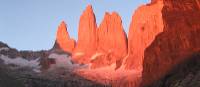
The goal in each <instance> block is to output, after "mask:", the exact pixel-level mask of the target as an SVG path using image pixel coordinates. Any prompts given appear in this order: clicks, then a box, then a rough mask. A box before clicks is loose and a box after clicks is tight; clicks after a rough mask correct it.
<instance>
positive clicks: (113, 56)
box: [92, 12, 127, 68]
mask: <svg viewBox="0 0 200 87" xmlns="http://www.w3.org/2000/svg"><path fill="white" fill-rule="evenodd" d="M97 54H99V55H98V56H96V58H93V59H92V68H96V67H102V66H107V65H111V64H113V63H117V62H119V64H120V62H121V61H122V60H123V58H124V57H125V56H126V55H127V37H126V34H125V32H124V29H123V26H122V21H121V17H120V16H119V15H118V14H117V13H116V12H113V13H112V14H109V13H108V12H106V13H105V16H104V19H103V21H102V23H101V24H100V26H99V28H98V48H97ZM97 54H96V55H97ZM117 64H118V63H117ZM119 64H118V65H117V66H120V65H119Z"/></svg>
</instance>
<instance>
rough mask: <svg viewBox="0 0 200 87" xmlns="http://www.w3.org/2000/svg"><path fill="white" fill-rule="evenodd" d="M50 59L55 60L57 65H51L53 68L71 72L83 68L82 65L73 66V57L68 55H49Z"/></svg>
mask: <svg viewBox="0 0 200 87" xmlns="http://www.w3.org/2000/svg"><path fill="white" fill-rule="evenodd" d="M49 58H50V59H55V62H56V63H55V64H52V65H51V68H67V69H69V70H73V69H76V68H83V67H84V66H81V65H80V64H73V63H72V61H71V57H70V56H68V55H66V54H56V53H52V54H50V55H49Z"/></svg>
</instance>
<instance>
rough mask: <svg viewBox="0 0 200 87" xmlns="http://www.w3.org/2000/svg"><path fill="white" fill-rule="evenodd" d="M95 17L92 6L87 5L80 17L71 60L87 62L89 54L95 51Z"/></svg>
mask: <svg viewBox="0 0 200 87" xmlns="http://www.w3.org/2000/svg"><path fill="white" fill-rule="evenodd" d="M96 28H97V25H96V18H95V15H94V12H93V10H92V6H91V5H89V6H87V8H86V10H85V11H84V12H83V14H82V15H81V17H80V21H79V31H78V41H77V45H76V47H75V50H74V52H73V54H72V56H73V60H74V61H76V62H79V63H89V60H90V58H91V56H92V55H93V54H94V53H95V52H96V46H97V35H96Z"/></svg>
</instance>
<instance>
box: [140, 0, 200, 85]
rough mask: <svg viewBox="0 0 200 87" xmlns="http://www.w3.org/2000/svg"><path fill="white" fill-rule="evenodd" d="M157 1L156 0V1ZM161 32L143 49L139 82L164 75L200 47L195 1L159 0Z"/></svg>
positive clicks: (199, 28) (198, 18)
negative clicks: (160, 5) (161, 5)
mask: <svg viewBox="0 0 200 87" xmlns="http://www.w3.org/2000/svg"><path fill="white" fill-rule="evenodd" d="M156 3H157V2H156ZM163 3H164V7H163V9H162V15H163V17H162V20H163V23H164V29H163V30H164V32H162V33H160V34H159V35H158V36H156V39H155V40H154V41H153V43H152V44H151V45H150V46H149V47H148V48H147V49H146V50H145V53H144V61H143V74H142V79H143V81H142V84H143V85H144V84H145V85H148V84H151V83H152V82H154V81H156V80H158V79H160V78H162V77H164V76H165V75H166V74H167V73H169V71H170V70H171V69H173V68H174V67H175V66H177V65H178V64H179V63H180V62H183V61H186V60H187V59H188V58H189V57H187V56H190V55H193V54H194V53H196V52H199V50H200V45H199V44H200V40H199V38H200V21H199V20H200V11H199V4H198V3H199V1H197V0H163Z"/></svg>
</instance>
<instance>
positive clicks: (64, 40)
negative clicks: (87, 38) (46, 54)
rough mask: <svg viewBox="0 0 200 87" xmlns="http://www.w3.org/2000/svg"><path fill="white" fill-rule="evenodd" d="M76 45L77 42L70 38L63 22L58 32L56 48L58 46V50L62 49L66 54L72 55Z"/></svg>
mask: <svg viewBox="0 0 200 87" xmlns="http://www.w3.org/2000/svg"><path fill="white" fill-rule="evenodd" d="M75 44H76V42H75V40H74V39H71V38H70V37H69V34H68V32H67V26H66V24H65V22H64V21H63V22H61V24H60V26H59V27H58V30H57V36H56V43H55V46H57V48H61V49H62V50H63V51H65V52H68V53H72V51H73V49H74V47H75Z"/></svg>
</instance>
